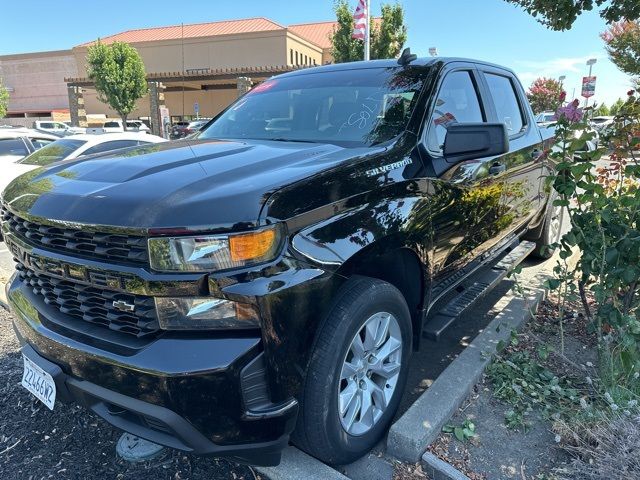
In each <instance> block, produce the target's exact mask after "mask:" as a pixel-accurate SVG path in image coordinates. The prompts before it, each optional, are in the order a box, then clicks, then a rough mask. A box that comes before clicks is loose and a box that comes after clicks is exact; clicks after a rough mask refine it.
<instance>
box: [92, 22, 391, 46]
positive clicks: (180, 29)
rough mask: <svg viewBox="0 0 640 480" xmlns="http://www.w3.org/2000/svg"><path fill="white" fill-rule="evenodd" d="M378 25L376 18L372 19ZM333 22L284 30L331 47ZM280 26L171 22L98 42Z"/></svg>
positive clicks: (166, 38) (130, 31)
mask: <svg viewBox="0 0 640 480" xmlns="http://www.w3.org/2000/svg"><path fill="white" fill-rule="evenodd" d="M372 20H373V22H374V23H376V24H379V22H380V18H373V19H372ZM336 25H337V22H335V21H329V22H314V23H299V24H295V25H289V27H288V30H289V31H290V32H292V33H294V34H295V35H298V36H299V37H302V38H304V39H305V40H308V41H309V42H311V43H313V44H315V45H317V46H319V47H321V48H331V40H330V37H331V34H332V33H333V30H334V28H335V27H336ZM284 28H285V27H283V26H282V25H280V24H278V23H276V22H273V21H271V20H269V19H268V18H264V17H258V18H246V19H241V20H224V21H220V22H209V23H193V24H188V25H184V26H183V25H171V26H168V27H153V28H140V29H136V30H127V31H125V32H120V33H116V34H115V35H110V36H108V37H104V38H101V39H100V41H101V42H102V43H107V44H108V43H113V42H125V43H138V42H154V41H160V40H176V39H180V38H182V36H183V34H184V38H198V37H215V36H217V35H234V34H240V33H251V32H269V31H277V30H284ZM93 43H95V41H91V42H87V43H83V44H82V45H79V46H80V47H85V46H88V45H92V44H93Z"/></svg>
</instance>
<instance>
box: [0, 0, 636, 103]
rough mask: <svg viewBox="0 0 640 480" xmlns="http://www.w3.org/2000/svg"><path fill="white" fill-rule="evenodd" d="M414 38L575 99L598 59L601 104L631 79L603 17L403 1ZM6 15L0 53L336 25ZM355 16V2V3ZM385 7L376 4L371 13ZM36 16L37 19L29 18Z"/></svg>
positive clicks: (172, 14)
mask: <svg viewBox="0 0 640 480" xmlns="http://www.w3.org/2000/svg"><path fill="white" fill-rule="evenodd" d="M401 3H402V5H403V6H404V8H405V12H406V24H407V27H408V33H409V38H408V42H407V45H408V46H410V47H411V48H412V50H413V51H414V52H416V53H418V54H419V55H421V56H426V55H428V49H429V47H432V46H435V47H437V48H438V52H439V54H440V55H443V56H444V55H447V56H463V57H472V58H478V59H483V60H488V61H492V62H495V63H498V64H501V65H505V66H509V67H511V68H512V69H513V70H515V71H516V73H518V75H519V76H520V78H521V80H522V82H523V84H524V85H525V87H528V86H529V85H530V84H531V82H532V81H533V80H534V79H535V78H536V77H538V76H541V75H544V76H551V77H556V78H557V77H558V76H560V75H566V76H567V79H566V80H565V87H566V90H567V93H568V95H569V97H571V95H572V93H573V90H574V88H575V91H576V95H579V93H580V79H581V77H582V76H583V75H586V73H587V68H588V67H587V66H586V65H585V62H586V60H587V59H589V58H594V57H595V58H597V59H598V63H597V64H596V65H595V66H594V70H593V73H594V75H596V76H597V77H598V85H597V87H596V97H595V99H596V101H600V102H601V101H604V102H606V103H611V102H612V101H614V100H615V99H616V98H618V97H624V96H625V94H626V91H627V90H628V89H629V87H630V83H629V80H628V77H627V76H626V75H624V74H623V73H621V72H619V71H618V70H617V68H616V67H615V66H614V65H613V64H612V63H611V62H610V61H609V60H608V59H607V55H606V52H605V51H604V48H603V42H602V40H601V39H600V37H599V36H598V34H599V32H602V31H603V30H604V29H605V24H604V22H603V21H602V20H601V19H600V17H599V16H598V14H597V12H595V11H594V12H589V13H587V14H585V15H583V16H582V17H580V18H579V19H578V21H577V22H576V24H575V25H574V27H573V29H572V30H571V31H569V32H553V31H550V30H547V29H546V28H545V27H543V26H542V25H540V24H538V23H537V22H536V21H535V20H533V19H532V18H531V17H530V16H529V15H527V14H526V13H524V12H522V11H521V10H520V9H519V8H517V7H515V6H513V5H511V4H508V3H507V2H505V1H504V0H402V1H401ZM11 4H12V7H9V8H7V7H5V8H4V9H3V12H2V17H3V18H2V28H0V54H9V53H21V52H30V51H38V50H57V49H67V48H71V47H72V46H74V45H77V44H80V43H83V42H86V41H88V40H92V39H95V38H97V37H99V36H102V37H104V36H107V35H110V34H112V33H116V32H118V31H122V30H128V29H133V28H144V27H153V26H162V25H174V24H180V23H197V22H207V21H216V20H226V19H233V18H246V17H258V16H264V17H268V18H270V19H272V20H274V21H276V22H278V23H280V24H283V25H287V24H290V23H303V22H313V21H322V20H330V19H333V18H334V16H333V10H332V5H333V2H332V0H299V1H294V0H287V1H284V0H271V1H268V0H242V1H234V2H229V1H221V0H183V1H181V2H178V1H176V0H171V1H169V0H154V1H149V0H109V1H107V2H91V1H90V2H77V1H71V0H58V1H57V2H51V1H50V0H23V1H22V2H20V3H19V4H18V3H15V2H11ZM350 4H351V5H352V6H353V7H354V9H355V4H356V0H350ZM380 4H381V2H380V0H371V5H372V13H373V14H374V15H375V14H378V13H379V11H380ZM28 12H31V13H33V15H30V14H28Z"/></svg>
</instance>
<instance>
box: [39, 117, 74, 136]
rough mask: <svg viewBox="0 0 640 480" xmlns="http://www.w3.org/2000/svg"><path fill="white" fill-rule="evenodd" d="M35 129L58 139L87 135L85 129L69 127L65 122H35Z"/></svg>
mask: <svg viewBox="0 0 640 480" xmlns="http://www.w3.org/2000/svg"><path fill="white" fill-rule="evenodd" d="M33 128H34V130H39V131H41V132H46V133H50V134H52V135H56V136H58V137H66V136H69V135H75V134H78V133H85V129H84V128H82V127H73V126H70V125H67V124H66V123H64V122H54V121H40V120H36V121H35V122H33Z"/></svg>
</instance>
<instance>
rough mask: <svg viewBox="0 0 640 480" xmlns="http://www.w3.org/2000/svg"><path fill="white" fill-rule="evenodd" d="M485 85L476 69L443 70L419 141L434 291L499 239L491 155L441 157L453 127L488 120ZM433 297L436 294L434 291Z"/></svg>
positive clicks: (499, 184) (496, 172)
mask: <svg viewBox="0 0 640 480" xmlns="http://www.w3.org/2000/svg"><path fill="white" fill-rule="evenodd" d="M483 92H484V86H483V83H482V80H481V78H480V76H479V73H478V71H477V70H476V68H475V67H474V66H466V67H463V68H452V69H450V70H448V71H446V72H444V74H443V76H442V77H441V81H440V84H439V87H438V94H437V96H436V98H435V100H434V101H433V105H432V107H431V110H430V113H429V114H428V115H427V116H426V119H427V120H426V124H425V125H424V130H423V131H424V134H423V135H424V136H423V143H424V146H425V148H426V151H427V152H428V156H429V157H430V158H429V159H427V163H429V162H431V163H432V166H433V167H434V168H433V171H434V178H433V179H432V181H433V186H434V195H433V196H432V198H431V205H430V210H431V214H432V217H431V218H432V226H433V240H432V243H433V244H432V252H433V257H432V268H433V277H434V280H435V282H434V289H435V290H437V285H439V284H440V285H447V284H449V282H448V281H447V279H455V278H457V277H458V276H463V275H464V274H465V273H466V269H467V267H470V264H471V263H472V262H473V261H474V260H475V259H477V258H478V257H480V256H481V255H482V254H483V253H486V252H487V250H488V248H489V245H491V244H492V243H493V242H494V240H496V239H500V238H501V232H503V231H504V229H505V225H504V223H505V221H508V217H506V216H505V211H504V200H503V196H504V192H505V186H506V183H505V177H504V175H502V174H501V173H502V170H500V169H498V168H496V167H495V165H497V164H498V163H499V160H500V158H497V157H495V156H492V157H485V158H478V159H473V160H467V161H462V162H459V163H455V164H453V163H449V161H448V160H447V159H446V158H444V156H443V146H444V140H445V136H446V134H447V128H448V127H449V126H450V125H452V124H455V123H478V122H487V121H488V120H489V118H490V116H489V114H488V109H487V104H486V102H485V99H486V95H483ZM434 294H435V295H434V296H436V297H437V295H438V292H437V291H434Z"/></svg>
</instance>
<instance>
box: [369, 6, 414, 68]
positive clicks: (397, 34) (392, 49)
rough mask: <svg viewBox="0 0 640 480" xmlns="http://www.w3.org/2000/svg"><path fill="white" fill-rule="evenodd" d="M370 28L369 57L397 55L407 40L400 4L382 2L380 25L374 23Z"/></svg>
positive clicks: (393, 56) (391, 56) (392, 56)
mask: <svg viewBox="0 0 640 480" xmlns="http://www.w3.org/2000/svg"><path fill="white" fill-rule="evenodd" d="M371 30H372V32H371V58H374V59H375V58H395V57H397V56H398V55H399V54H400V52H401V51H402V47H403V46H404V44H405V42H406V41H407V27H406V26H405V24H404V10H403V9H402V6H401V5H400V4H398V3H396V4H393V5H390V4H384V3H383V4H382V21H381V22H380V26H379V27H378V26H377V25H374V26H373V28H372V29H371ZM361 43H362V42H361Z"/></svg>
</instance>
